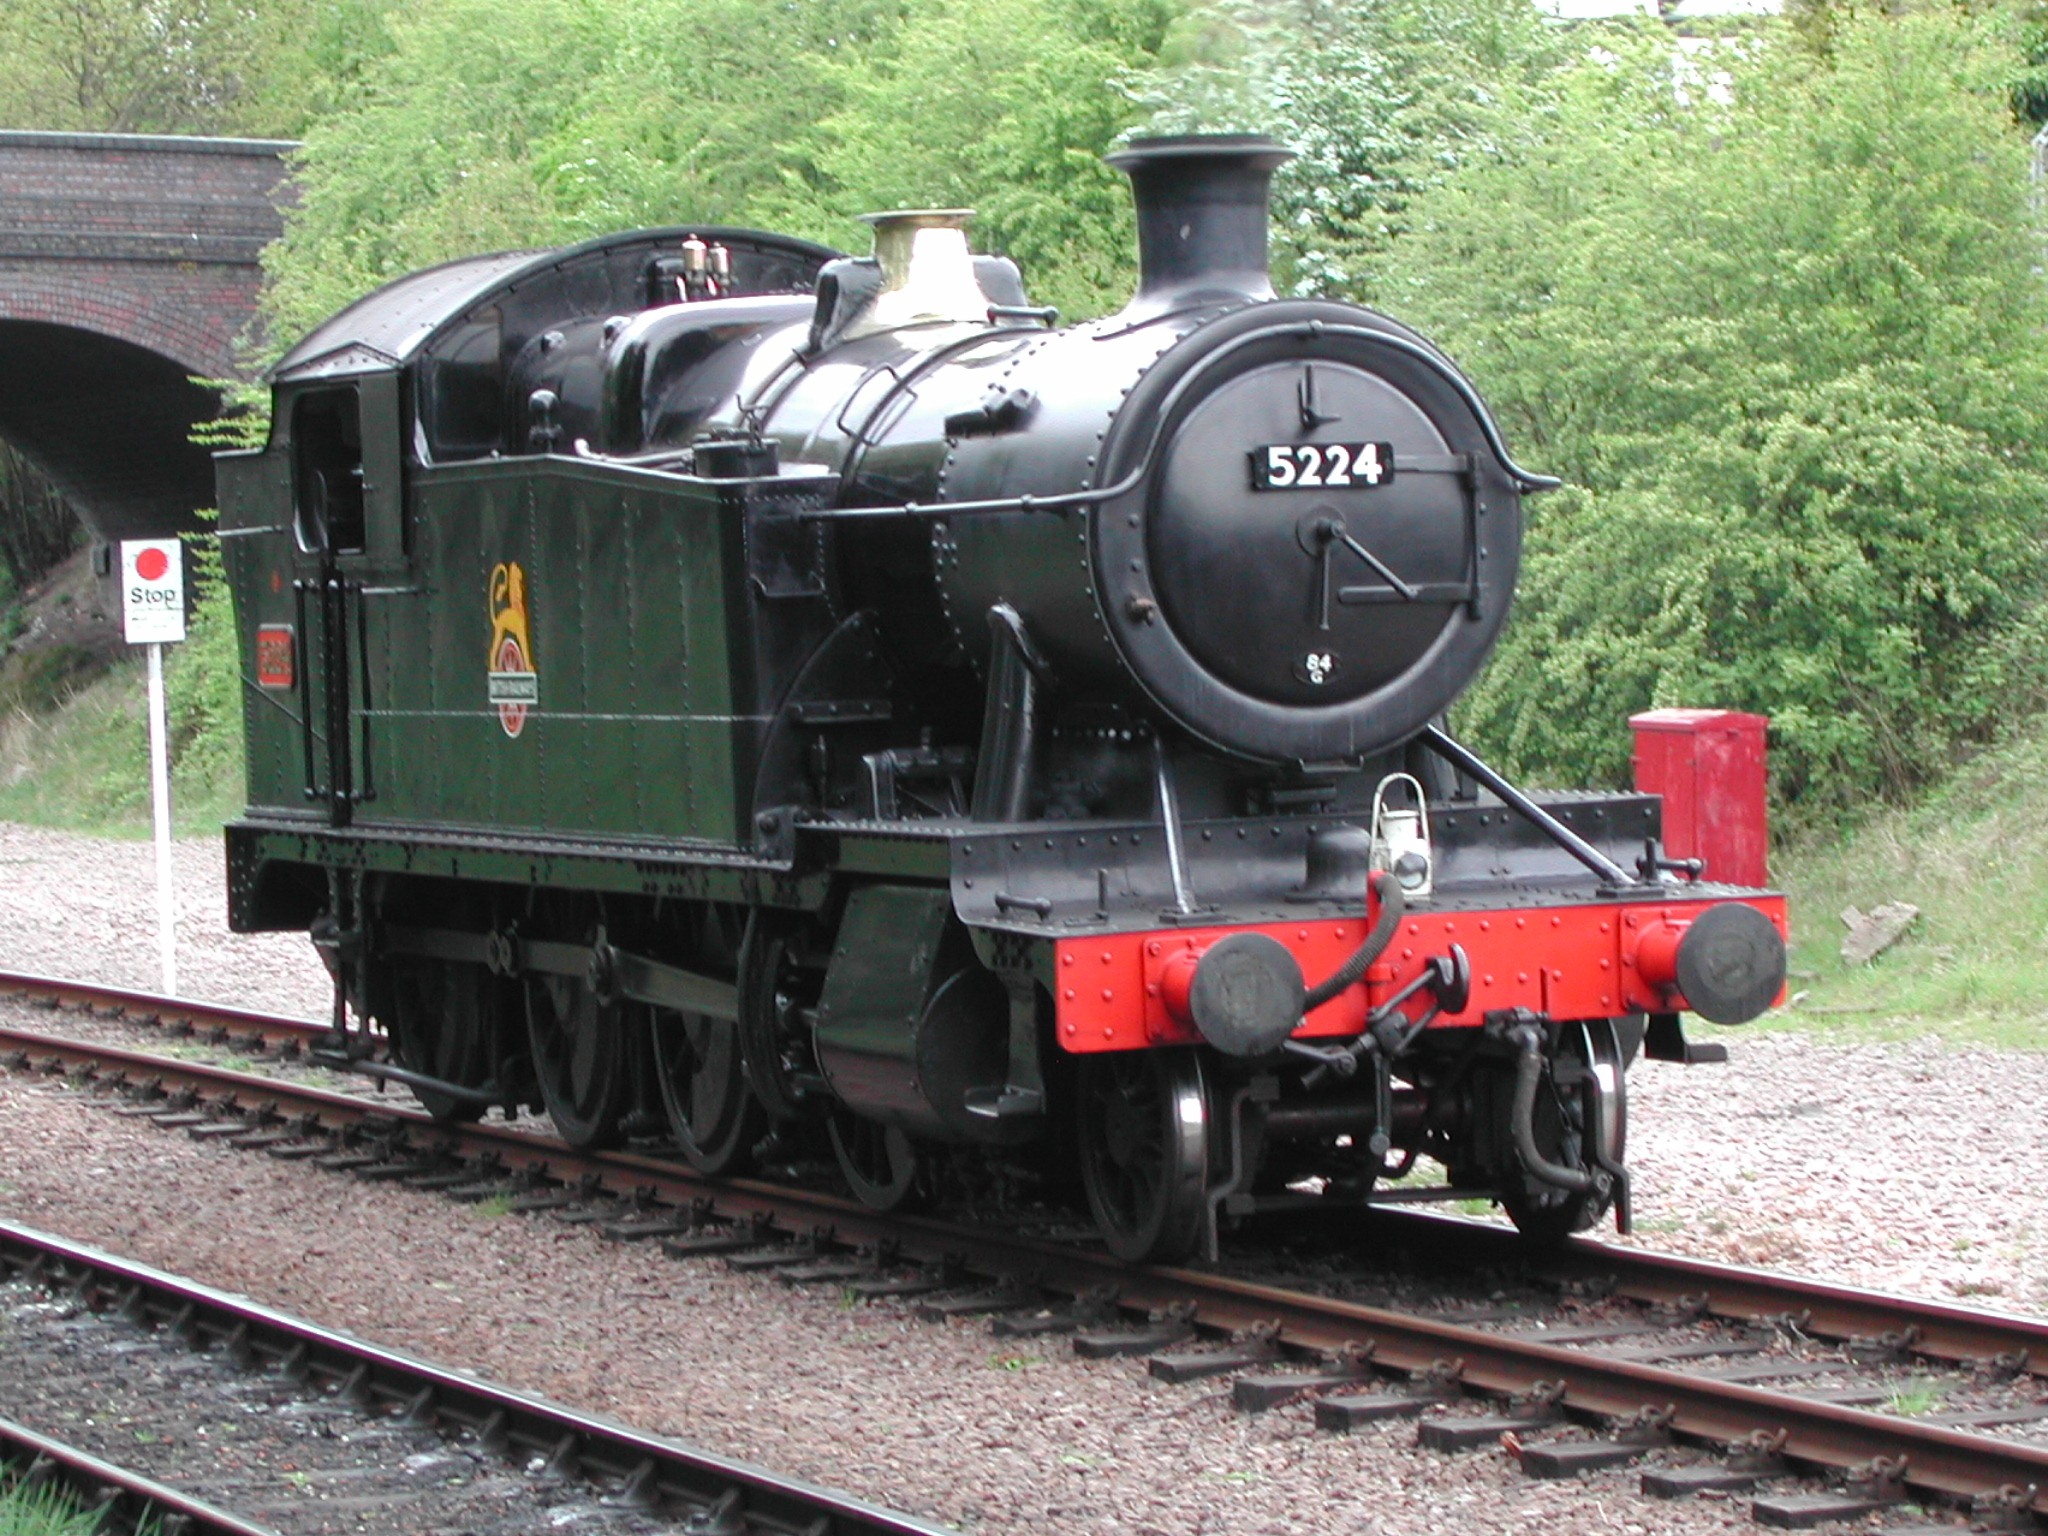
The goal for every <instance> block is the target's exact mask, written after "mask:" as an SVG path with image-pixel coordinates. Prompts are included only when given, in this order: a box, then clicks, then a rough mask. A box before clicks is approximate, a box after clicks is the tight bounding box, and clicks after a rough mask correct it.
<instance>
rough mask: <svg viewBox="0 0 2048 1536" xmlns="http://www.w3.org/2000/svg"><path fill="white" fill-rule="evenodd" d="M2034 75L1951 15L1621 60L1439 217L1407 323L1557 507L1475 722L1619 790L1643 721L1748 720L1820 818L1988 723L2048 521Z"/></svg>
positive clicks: (1498, 740)
mask: <svg viewBox="0 0 2048 1536" xmlns="http://www.w3.org/2000/svg"><path fill="white" fill-rule="evenodd" d="M2013 64H2014V56H2013V53H2012V52H2011V50H2010V49H2009V48H2008V47H2007V46H2006V45H2005V44H2004V42H2003V41H2002V40H2001V38H2000V36H1999V34H1998V30H1997V29H1996V28H1995V27H1990V26H1986V25H1983V24H1981V23H1979V22H1975V21H1973V20H1971V19H1970V18H1968V17H1966V16H1963V15H1960V14H1957V13H1953V12H1938V13H1928V14H1922V15H1909V16H1904V17H1899V18H1896V19H1886V18H1881V17H1853V16H1852V17H1850V18H1847V19H1846V20H1844V21H1842V22H1841V24H1840V25H1838V27H1837V28H1836V30H1835V33H1834V36H1833V39H1832V46H1831V47H1830V49H1829V50H1828V51H1827V53H1826V54H1825V56H1821V55H1817V54H1816V53H1815V52H1814V51H1813V50H1811V49H1809V48H1806V47H1804V46H1801V45H1799V44H1797V43H1796V41H1795V40H1794V39H1793V37H1792V35H1791V34H1790V33H1789V31H1777V32H1766V33H1763V34H1760V35H1758V36H1756V37H1754V38H1753V39H1751V40H1749V41H1748V42H1746V43H1742V44H1738V45H1733V46H1727V47H1724V48H1722V49H1720V50H1719V51H1717V52H1716V53H1714V54H1712V55H1711V56H1708V57H1707V58H1706V59H1705V60H1704V61H1703V60H1702V59H1701V58H1700V57H1699V56H1698V55H1691V56H1674V54H1673V53H1672V51H1671V48H1670V44H1669V41H1668V39H1667V38H1666V37H1665V36H1663V35H1662V34H1661V33H1657V34H1653V35H1651V36H1649V37H1646V38H1644V39H1642V40H1640V41H1639V42H1637V43H1635V44H1633V45H1631V44H1630V43H1628V42H1627V41H1626V40H1624V39H1621V38H1618V37H1617V38H1610V39H1609V45H1608V46H1606V47H1605V48H1603V50H1602V51H1601V52H1600V53H1599V54H1597V55H1596V56H1595V57H1594V58H1592V59H1590V60H1589V61H1588V62H1586V63H1585V64H1583V65H1582V66H1580V67H1578V68H1575V69H1573V70H1570V71H1567V72H1565V73H1564V74H1563V75H1562V76H1561V77H1559V79H1558V80H1557V81H1556V83H1555V84H1554V85H1550V86H1546V87H1544V88H1542V89H1540V90H1539V91H1537V92H1535V93H1533V95H1531V96H1529V97H1527V98H1525V99H1524V100H1523V101H1522V102H1520V103H1518V110H1517V113H1516V117H1517V120H1518V122H1519V128H1518V131H1517V132H1516V133H1515V134H1514V136H1513V137H1512V138H1511V139H1504V140H1503V141H1502V143H1501V145H1500V147H1499V149H1498V151H1497V152H1496V153H1492V154H1489V155H1487V156H1486V157H1484V158H1478V159H1473V160H1471V161H1469V162H1468V163H1467V164H1466V165H1465V166H1463V167H1462V168H1461V169H1460V171H1459V172H1458V173H1457V174H1456V175H1455V176H1453V177H1452V178H1451V179H1450V180H1449V181H1448V182H1446V183H1445V184H1444V185H1443V186H1442V187H1441V188H1440V189H1439V190H1437V191H1436V192H1435V193H1433V194H1431V195H1430V196H1429V197H1428V198H1426V199H1425V200H1423V201H1422V202H1421V203H1419V204H1418V206H1417V208H1416V210H1415V219H1414V225H1415V227H1414V231H1413V233H1412V234H1411V235H1410V237H1409V238H1408V239H1406V240H1405V241H1403V242H1402V243H1401V244H1400V245H1399V246H1398V247H1397V248H1396V249H1395V251H1394V252H1393V258H1392V261H1391V263H1390V269H1389V271H1388V274H1387V280H1386V282H1385V284H1384V285H1383V292H1384V295H1385V297H1386V300H1387V303H1388V307H1389V308H1391V309H1393V310H1394V311H1395V312H1396V313H1401V314H1404V315H1405V316H1406V317H1408V318H1411V319H1415V320H1417V321H1419V322H1420V323H1422V324H1424V325H1425V326H1426V327H1427V328H1429V329H1430V330H1431V331H1432V332H1433V334H1434V335H1435V336H1436V338H1437V339H1438V340H1439V341H1440V342H1442V343H1443V344H1444V345H1445V346H1446V348H1447V349H1448V350H1449V351H1450V352H1451V354H1452V355H1453V356H1456V357H1458V358H1459V359H1460V360H1461V362H1463V363H1464V364H1466V365H1467V366H1468V367H1470V368H1472V369H1473V370H1474V371H1475V372H1476V374H1477V376H1478V377H1479V379H1480V381H1481V382H1482V384H1483V385H1484V386H1485V387H1486V388H1487V389H1488V390H1489V392H1490V394H1491V396H1492V397H1493V399H1494V401H1495V403H1496V405H1497V406H1498V407H1499V409H1500V410H1501V412H1502V415H1503V417H1504V418H1505V420H1506V423H1507V425H1508V428H1509V431H1510V435H1511V437H1513V438H1515V439H1516V440H1517V441H1518V442H1519V444H1520V445H1521V447H1522V448H1523V450H1524V457H1526V458H1529V459H1532V460H1535V461H1537V462H1539V463H1540V464H1542V466H1543V467H1545V468H1550V469H1554V470H1556V471H1558V472H1559V473H1562V474H1563V475H1565V476H1566V477H1567V479H1568V480H1569V481H1570V482H1571V484H1572V487H1573V488H1572V489H1570V490H1568V491H1566V492H1563V493H1559V494H1557V495H1555V496H1553V497H1550V498H1546V499H1545V500H1543V501H1542V502H1541V503H1540V504H1539V505H1538V507H1537V509H1536V510H1535V512H1534V516H1533V522H1532V527H1531V535H1530V543H1529V551H1528V559H1527V564H1526V567H1525V574H1524V578H1523V582H1522V589H1521V597H1520V602H1519V607H1518V611H1517V615H1516V617H1515V619H1514V620H1513V621H1512V623H1511V625H1510V630H1509V633H1508V635H1507V636H1506V638H1505V640H1504V642H1503V645H1502V648H1501V652H1500V654H1499V656H1498V657H1497V658H1496V661H1495V663H1494V664H1493V666H1492V668H1491V669H1490V670H1489V672H1488V674H1487V675H1486V677H1485V678H1484V679H1483V681H1482V682H1481V684H1480V686H1479V687H1478V688H1477V689H1475V691H1474V693H1473V694H1472V695H1471V696H1470V697H1469V699H1468V701H1467V703H1466V705H1465V708H1464V712H1463V717H1462V723H1463V724H1464V726H1465V728H1466V729H1468V730H1470V731H1472V732H1473V733H1474V734H1475V735H1476V736H1478V737H1481V738H1483V739H1485V740H1486V741H1488V742H1489V743H1490V744H1492V745H1493V746H1495V748H1496V749H1497V750H1504V752H1505V755H1506V756H1507V757H1509V758H1510V759H1512V760H1513V761H1515V762H1516V763H1517V764H1518V765H1519V766H1521V767H1523V768H1524V769H1528V770H1535V771H1537V772H1539V773H1551V774H1555V775H1557V776H1559V777H1562V778H1567V779H1573V780H1578V779H1583V778H1584V777H1585V776H1587V775H1594V776H1598V777H1605V778H1616V777H1619V776H1620V775H1621V773H1622V772H1623V771H1624V753H1625V741H1624V738H1623V736H1622V733H1621V732H1620V730H1619V729H1618V724H1619V721H1620V718H1621V717H1622V715H1623V714H1625V713H1626V712H1627V711H1628V710H1631V709H1636V708H1641V707H1644V706H1647V705H1652V704H1678V703H1687V704H1714V705H1724V706H1736V707H1747V708H1755V709H1760V710H1763V711H1765V712H1767V713H1769V714H1770V715H1771V716H1772V717H1773V720H1774V724H1775V741H1776V747H1775V757H1774V762H1775V764H1776V767H1777V772H1778V777H1779V782H1780V787H1781V789H1782V790H1784V791H1785V792H1786V793H1787V794H1788V795H1789V796H1791V797H1794V798H1798V797H1802V796H1803V797H1806V798H1808V799H1809V800H1811V801H1814V802H1816V803H1821V804H1825V803H1833V802H1842V801H1854V800H1858V799H1860V798H1863V797H1866V796H1869V795H1871V794H1877V793H1885V792H1897V791H1901V790H1904V789H1907V788H1909V787H1910V786H1912V785H1913V784H1915V783H1917V782H1919V781H1921V780H1923V779H1924V778H1926V777H1928V776H1929V775H1931V774H1933V773H1935V772H1938V771H1939V770H1940V768H1941V767H1942V766H1943V765H1944V764H1945V763H1946V762H1947V761H1948V760H1949V758H1950V755H1951V753H1952V750H1953V748H1954V747H1955V745H1956V743H1957V742H1958V741H1959V740H1962V739H1966V738H1968V737H1969V736H1971V735H1977V734H1982V733H1985V732H1987V731H1989V730H1991V729H1993V728H1994V726H1995V724H1996V722H1997V721H1998V719H1999V718H2000V715H2001V709H2002V705H2003V704H2004V703H2005V700H2004V698H2003V691H2004V687H2003V684H2004V679H2003V677H2002V675H2001V664H2000V663H1999V661H1998V657H1999V656H2000V654H2001V653H2000V651H1999V642H2000V639H2001V637H2002V636H2004V635H2006V634H2008V633H2009V632H2010V631H2011V630H2012V628H2013V626H2014V625H2015V624H2017V623H2018V622H2020V621H2021V620H2022V619H2023V618H2024V617H2025V615H2026V613H2027V611H2028V607H2029V605H2030V604H2031V603H2032V602H2033V601H2034V600H2035V597H2036V595H2037V594H2038V593H2039V591H2040V589H2041V580H2040V577H2039V575H2038V574H2037V573H2038V569H2039V566H2040V563H2041V560H2040V553H2041V552H2040V537H2041V534H2042V531H2043V528H2044V520H2048V463H2044V462H2043V454H2042V449H2041V447H2040V445H2039V434H2040V423H2041V421H2042V420H2043V418H2044V416H2048V365H2044V361H2043V358H2042V354H2041V345H2040V343H2041V338H2042V334H2043V328H2044V321H2048V308H2044V294H2043V288H2042V281H2041V276H2040V273H2039V270H2038V265H2037V264H2038V262H2039V249H2040V247H2039V232H2038V230H2037V228H2036V226H2035V222H2034V218H2033V214H2032V209H2031V205H2030V199H2029V190H2028V186H2029V184H2028V177H2027V169H2028V153H2027V144H2026V139H2025V136H2024V135H2023V134H2022V133H2020V132H2017V131H2016V130H2015V128H2014V126H2013V123H2012V121H2011V118H2010V116H2009V114H2008V111H2007V107H2006V94H2005V91H2006V84H2007V82H2008V81H2009V80H2010V79H2011V76H2012V69H2013ZM1717 77H1718V78H1717ZM1724 96H1725V97H1726V99H1725V100H1723V99H1722V98H1723V97H1724Z"/></svg>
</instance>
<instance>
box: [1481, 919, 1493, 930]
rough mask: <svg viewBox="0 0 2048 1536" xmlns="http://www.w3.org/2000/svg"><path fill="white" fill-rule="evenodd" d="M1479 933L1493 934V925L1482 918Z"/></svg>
mask: <svg viewBox="0 0 2048 1536" xmlns="http://www.w3.org/2000/svg"><path fill="white" fill-rule="evenodd" d="M1479 931H1480V932H1481V933H1491V932H1493V924H1492V923H1490V922H1488V921H1487V920H1486V919H1485V918H1483V917H1482V918H1481V919H1479Z"/></svg>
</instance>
